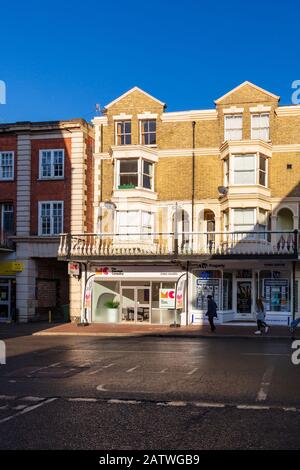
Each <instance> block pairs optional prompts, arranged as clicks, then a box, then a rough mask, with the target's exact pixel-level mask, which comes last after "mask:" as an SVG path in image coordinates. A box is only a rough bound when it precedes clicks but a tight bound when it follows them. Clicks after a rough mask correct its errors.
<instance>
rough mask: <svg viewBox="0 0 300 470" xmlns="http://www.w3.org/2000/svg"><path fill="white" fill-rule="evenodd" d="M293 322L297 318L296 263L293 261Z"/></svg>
mask: <svg viewBox="0 0 300 470" xmlns="http://www.w3.org/2000/svg"><path fill="white" fill-rule="evenodd" d="M292 313H293V321H294V320H295V317H296V261H293V312H292Z"/></svg>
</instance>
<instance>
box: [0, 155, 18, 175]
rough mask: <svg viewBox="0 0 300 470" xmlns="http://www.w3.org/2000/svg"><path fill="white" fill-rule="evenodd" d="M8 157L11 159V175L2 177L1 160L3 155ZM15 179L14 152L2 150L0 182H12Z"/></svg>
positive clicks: (0, 161) (0, 165) (0, 166)
mask: <svg viewBox="0 0 300 470" xmlns="http://www.w3.org/2000/svg"><path fill="white" fill-rule="evenodd" d="M7 154H8V155H9V156H10V157H11V159H12V174H11V176H6V177H5V176H3V173H2V168H3V167H2V158H3V157H4V156H5V155H7ZM14 178H15V152H13V151H11V150H2V151H1V152H0V181H13V180H14Z"/></svg>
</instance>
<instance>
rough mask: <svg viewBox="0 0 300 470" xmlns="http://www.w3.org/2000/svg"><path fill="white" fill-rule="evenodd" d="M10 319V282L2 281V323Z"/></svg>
mask: <svg viewBox="0 0 300 470" xmlns="http://www.w3.org/2000/svg"><path fill="white" fill-rule="evenodd" d="M10 317H11V315H10V281H2V282H1V281H0V321H6V320H10Z"/></svg>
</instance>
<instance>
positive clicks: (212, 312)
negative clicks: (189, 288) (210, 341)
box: [206, 295, 218, 332]
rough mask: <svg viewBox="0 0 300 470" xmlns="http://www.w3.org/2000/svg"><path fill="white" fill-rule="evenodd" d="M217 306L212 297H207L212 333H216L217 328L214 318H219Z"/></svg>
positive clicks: (207, 313)
mask: <svg viewBox="0 0 300 470" xmlns="http://www.w3.org/2000/svg"><path fill="white" fill-rule="evenodd" d="M217 308H218V307H217V304H216V302H215V301H214V299H213V298H212V295H208V296H207V312H206V316H207V317H208V321H209V324H210V329H211V331H212V332H214V331H216V327H215V324H214V318H218V315H217Z"/></svg>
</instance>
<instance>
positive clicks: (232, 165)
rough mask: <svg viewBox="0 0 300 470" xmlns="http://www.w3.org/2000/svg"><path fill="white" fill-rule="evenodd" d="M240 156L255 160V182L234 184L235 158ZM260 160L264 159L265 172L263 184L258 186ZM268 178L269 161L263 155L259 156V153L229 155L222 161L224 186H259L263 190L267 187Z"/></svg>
mask: <svg viewBox="0 0 300 470" xmlns="http://www.w3.org/2000/svg"><path fill="white" fill-rule="evenodd" d="M242 155H253V156H254V158H255V169H254V173H255V181H254V183H235V157H239V156H242ZM260 158H264V160H265V163H266V170H265V184H264V185H263V184H260V182H259V175H260V171H262V170H260ZM227 159H228V162H229V172H228V181H227V178H226V160H227ZM268 176H269V159H268V157H266V156H265V155H263V154H261V153H260V152H255V153H245V154H239V153H237V154H232V155H229V156H228V157H227V158H226V159H224V186H255V185H257V186H261V187H263V188H267V187H268Z"/></svg>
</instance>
